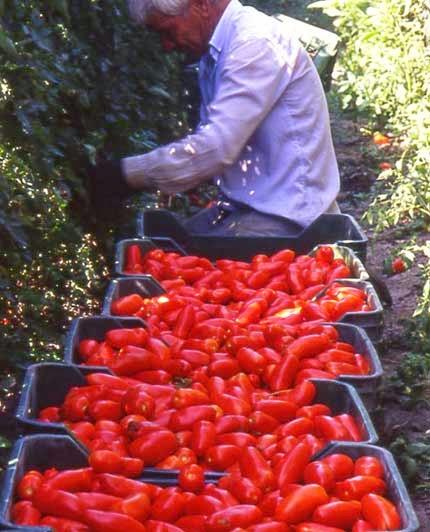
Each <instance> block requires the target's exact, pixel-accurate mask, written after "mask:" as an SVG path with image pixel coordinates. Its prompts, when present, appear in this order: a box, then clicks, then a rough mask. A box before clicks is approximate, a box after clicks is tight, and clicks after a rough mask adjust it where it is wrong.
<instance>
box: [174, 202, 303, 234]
mask: <svg viewBox="0 0 430 532" xmlns="http://www.w3.org/2000/svg"><path fill="white" fill-rule="evenodd" d="M184 225H185V227H186V228H187V229H188V230H189V231H190V232H191V233H193V234H200V235H201V234H207V235H213V236H288V237H289V236H291V237H296V236H298V235H300V233H301V232H302V231H303V230H304V227H302V226H300V225H299V224H297V223H295V222H293V221H291V220H287V219H286V218H281V217H280V216H273V215H270V214H264V213H262V212H258V211H256V210H254V209H251V208H250V207H248V206H246V205H242V204H239V203H236V202H232V201H230V200H224V199H223V200H220V201H218V202H217V203H216V205H214V206H212V207H209V208H207V209H202V210H201V211H200V212H199V213H197V214H195V215H194V216H192V217H191V218H189V219H188V220H186V222H185V224H184Z"/></svg>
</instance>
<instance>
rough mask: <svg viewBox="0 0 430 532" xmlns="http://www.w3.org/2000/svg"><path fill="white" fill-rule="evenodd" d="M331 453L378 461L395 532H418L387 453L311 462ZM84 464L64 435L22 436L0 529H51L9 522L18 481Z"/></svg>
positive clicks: (363, 448) (344, 449) (349, 446)
mask: <svg viewBox="0 0 430 532" xmlns="http://www.w3.org/2000/svg"><path fill="white" fill-rule="evenodd" d="M335 453H344V454H347V455H348V456H350V457H351V458H352V459H353V460H356V459H357V458H359V457H360V456H375V457H376V458H378V459H379V460H380V461H381V462H382V464H383V467H384V472H385V478H384V480H385V481H386V483H387V487H388V497H389V498H390V499H391V500H392V501H393V502H394V503H395V504H396V505H397V508H398V511H399V513H400V516H401V518H402V520H403V525H402V528H401V529H400V530H399V531H398V532H415V531H416V530H418V529H419V527H420V524H419V522H418V519H417V516H416V514H415V511H414V509H413V506H412V502H411V500H410V497H409V494H408V492H407V489H406V487H405V484H404V482H403V479H402V477H401V475H400V472H399V470H398V468H397V465H396V463H395V461H394V458H393V456H392V454H391V453H390V452H389V451H387V450H386V449H382V448H380V447H376V446H374V445H368V444H362V443H334V444H332V445H331V446H330V447H328V448H327V449H325V450H324V451H322V452H321V453H319V454H318V456H316V457H315V458H314V460H317V459H320V458H324V457H326V456H329V455H331V454H335ZM86 465H87V461H86V456H85V453H84V452H83V451H82V449H80V448H79V447H78V446H77V445H76V443H75V442H74V441H73V440H72V439H71V438H70V437H68V436H58V435H56V436H54V435H37V436H26V437H24V438H21V439H20V440H18V441H17V442H16V443H15V445H14V447H13V449H12V452H11V457H10V460H9V464H8V467H7V469H6V472H5V475H4V482H3V486H2V489H1V492H0V527H1V528H0V529H1V530H21V531H25V532H30V531H34V532H50V531H51V529H50V528H47V527H24V526H21V527H20V526H16V525H13V524H12V523H11V522H10V509H11V506H12V504H13V500H14V493H15V489H16V486H17V484H18V482H19V481H20V479H21V478H22V476H23V475H24V473H25V472H26V471H28V470H29V469H39V470H45V469H47V468H50V467H56V468H58V469H72V468H79V467H85V466H86ZM220 476H221V475H220ZM176 478H177V477H176V473H172V472H169V473H168V474H166V475H164V476H162V478H160V477H159V476H157V475H153V474H152V473H151V474H149V475H146V474H144V475H143V476H142V478H141V480H142V481H144V482H151V483H155V484H159V485H160V486H170V485H175V484H176V483H177V480H176ZM212 481H213V479H212Z"/></svg>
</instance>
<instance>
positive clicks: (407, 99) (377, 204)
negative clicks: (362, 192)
mask: <svg viewBox="0 0 430 532" xmlns="http://www.w3.org/2000/svg"><path fill="white" fill-rule="evenodd" d="M312 7H313V8H322V9H323V11H324V12H325V13H326V14H327V15H329V16H331V17H334V21H333V24H334V26H335V29H336V31H337V33H338V34H339V36H340V37H341V39H342V42H343V50H342V51H341V54H340V58H339V65H340V71H339V76H338V79H337V93H338V95H339V98H340V100H341V103H342V105H343V107H344V108H345V109H353V110H355V111H357V112H359V113H362V114H364V115H365V116H367V117H368V118H369V120H370V126H371V127H372V128H374V129H380V128H382V127H384V128H385V129H386V130H388V131H389V132H390V134H391V136H392V137H394V139H395V143H396V145H397V148H398V153H399V157H398V160H397V161H396V162H395V164H394V165H393V166H394V167H393V170H392V171H385V172H382V173H381V175H380V177H379V183H378V187H377V189H376V192H377V194H376V197H375V200H374V202H373V203H372V206H371V209H370V211H369V213H368V218H369V220H370V221H371V222H374V223H376V225H377V227H378V228H383V227H387V226H389V225H394V224H397V223H398V222H399V221H400V220H401V221H406V222H407V221H411V220H413V219H420V220H422V221H423V222H424V223H425V224H428V223H429V221H430V209H429V204H430V185H429V175H428V168H429V166H430V101H429V98H428V92H429V88H430V48H429V39H430V9H429V6H428V2H426V0H417V1H416V2H410V1H407V0H404V1H401V2H392V1H391V0H323V1H319V2H314V3H313V4H312Z"/></svg>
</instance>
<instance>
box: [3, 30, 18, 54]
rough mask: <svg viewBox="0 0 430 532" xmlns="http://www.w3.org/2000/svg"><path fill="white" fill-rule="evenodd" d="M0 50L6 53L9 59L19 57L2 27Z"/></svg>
mask: <svg viewBox="0 0 430 532" xmlns="http://www.w3.org/2000/svg"><path fill="white" fill-rule="evenodd" d="M0 50H1V51H2V52H3V53H4V54H6V55H7V56H8V57H9V59H12V60H14V61H16V60H17V59H18V58H19V55H18V51H17V49H16V48H15V45H14V43H13V42H12V40H11V39H10V38H9V37H8V35H7V33H6V32H5V31H4V30H3V29H0Z"/></svg>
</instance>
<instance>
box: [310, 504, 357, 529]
mask: <svg viewBox="0 0 430 532" xmlns="http://www.w3.org/2000/svg"><path fill="white" fill-rule="evenodd" d="M360 515H361V503H360V502H359V501H335V502H329V503H327V504H323V505H322V506H319V507H318V508H317V509H316V510H315V511H314V513H313V516H312V519H313V521H316V522H317V523H320V524H322V525H327V526H334V527H338V528H351V527H352V526H353V524H354V523H355V522H356V521H357V519H359V518H360Z"/></svg>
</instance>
